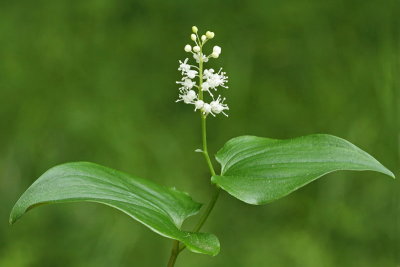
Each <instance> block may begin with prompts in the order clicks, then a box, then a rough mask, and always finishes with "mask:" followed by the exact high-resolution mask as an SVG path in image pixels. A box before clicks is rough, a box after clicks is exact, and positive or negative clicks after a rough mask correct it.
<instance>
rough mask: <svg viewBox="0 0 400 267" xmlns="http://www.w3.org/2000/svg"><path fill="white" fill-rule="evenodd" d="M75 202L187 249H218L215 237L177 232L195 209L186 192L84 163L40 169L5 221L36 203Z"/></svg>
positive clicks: (197, 207) (206, 251)
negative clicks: (117, 214) (125, 218)
mask: <svg viewBox="0 0 400 267" xmlns="http://www.w3.org/2000/svg"><path fill="white" fill-rule="evenodd" d="M77 201H88V202H97V203H101V204H105V205H107V206H111V207H113V208H116V209H118V210H120V211H122V212H124V213H126V214H127V215H129V216H130V217H132V218H133V219H135V220H137V221H139V222H140V223H142V224H144V225H145V226H147V227H148V228H150V229H151V230H153V231H154V232H156V233H158V234H160V235H162V236H165V237H167V238H171V239H176V240H179V241H181V242H182V243H183V244H185V245H186V247H187V248H188V249H190V250H191V251H193V252H197V253H204V254H209V255H213V256H214V255H216V254H218V252H219V241H218V239H217V237H216V236H214V235H212V234H207V233H194V232H186V231H182V230H180V227H181V225H182V222H183V221H184V220H185V219H186V218H187V217H189V216H192V215H194V214H196V213H197V212H198V211H199V210H200V208H201V204H199V203H196V202H194V201H193V200H192V199H191V198H190V197H189V196H188V195H187V194H185V193H183V192H180V191H177V190H175V189H170V188H166V187H162V186H159V185H157V184H155V183H153V182H151V181H148V180H144V179H140V178H136V177H132V176H130V175H128V174H125V173H122V172H119V171H116V170H113V169H110V168H107V167H104V166H100V165H97V164H94V163H89V162H73V163H66V164H62V165H59V166H56V167H54V168H52V169H50V170H48V171H47V172H45V173H44V174H43V175H42V176H40V177H39V179H37V180H36V181H35V182H34V183H33V184H32V185H31V186H30V187H29V188H28V189H27V190H26V191H25V193H24V194H23V195H22V196H21V198H20V199H19V200H18V201H17V203H16V204H15V206H14V208H13V209H12V211H11V215H10V223H14V222H15V221H16V220H17V219H19V218H20V217H21V216H22V215H23V214H24V213H25V212H27V211H28V210H30V209H32V208H34V207H36V206H39V205H42V204H51V203H62V202H77Z"/></svg>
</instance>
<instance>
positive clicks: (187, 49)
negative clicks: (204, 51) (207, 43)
mask: <svg viewBox="0 0 400 267" xmlns="http://www.w3.org/2000/svg"><path fill="white" fill-rule="evenodd" d="M184 49H185V52H190V51H192V47H191V46H190V45H188V44H187V45H185V48H184Z"/></svg>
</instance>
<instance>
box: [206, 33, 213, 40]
mask: <svg viewBox="0 0 400 267" xmlns="http://www.w3.org/2000/svg"><path fill="white" fill-rule="evenodd" d="M206 36H207V38H208V39H212V38H214V36H215V34H214V33H213V32H210V31H207V32H206Z"/></svg>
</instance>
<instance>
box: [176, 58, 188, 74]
mask: <svg viewBox="0 0 400 267" xmlns="http://www.w3.org/2000/svg"><path fill="white" fill-rule="evenodd" d="M188 60H189V59H188V58H186V59H185V60H184V61H183V62H182V61H180V60H179V68H178V70H179V71H181V72H182V74H184V73H186V72H188V71H189V70H190V65H189V64H187V62H188Z"/></svg>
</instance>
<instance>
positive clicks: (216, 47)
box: [213, 45, 221, 54]
mask: <svg viewBox="0 0 400 267" xmlns="http://www.w3.org/2000/svg"><path fill="white" fill-rule="evenodd" d="M213 53H217V54H221V47H219V46H218V45H216V46H214V47H213Z"/></svg>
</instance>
